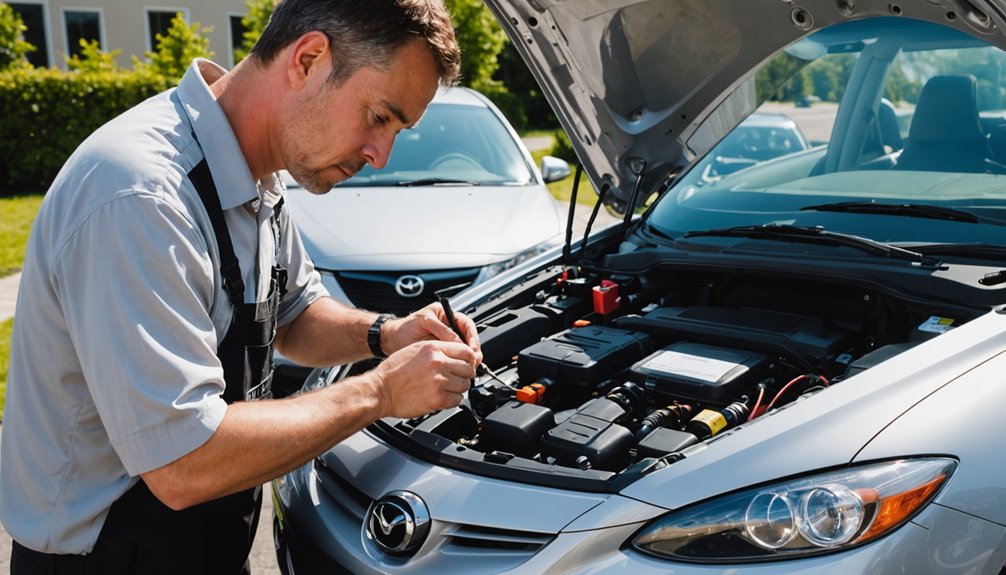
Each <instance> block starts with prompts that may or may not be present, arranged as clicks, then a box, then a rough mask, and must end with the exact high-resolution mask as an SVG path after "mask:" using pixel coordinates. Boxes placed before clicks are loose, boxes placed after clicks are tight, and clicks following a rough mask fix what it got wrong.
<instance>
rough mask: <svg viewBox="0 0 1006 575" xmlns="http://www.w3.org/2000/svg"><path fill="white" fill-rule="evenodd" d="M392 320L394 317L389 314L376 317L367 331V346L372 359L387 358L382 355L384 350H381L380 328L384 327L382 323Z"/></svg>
mask: <svg viewBox="0 0 1006 575" xmlns="http://www.w3.org/2000/svg"><path fill="white" fill-rule="evenodd" d="M394 318H395V316H394V315H392V314H390V313H382V314H381V315H379V316H377V319H375V320H374V323H372V324H371V325H370V329H368V330H367V346H368V347H369V348H370V353H372V354H374V357H377V358H385V357H388V355H387V354H386V353H384V350H383V349H381V326H382V325H384V322H386V321H388V320H389V319H394Z"/></svg>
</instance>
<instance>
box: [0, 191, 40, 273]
mask: <svg viewBox="0 0 1006 575" xmlns="http://www.w3.org/2000/svg"><path fill="white" fill-rule="evenodd" d="M42 197H43V196H42V195H41V194H39V195H31V196H15V197H12V198H0V277H3V276H7V275H10V274H12V273H14V272H16V271H18V270H20V269H21V262H22V260H24V248H25V246H26V245H27V244H28V232H29V231H30V230H31V223H32V222H33V221H34V220H35V214H36V213H37V212H38V206H39V205H40V204H41V203H42Z"/></svg>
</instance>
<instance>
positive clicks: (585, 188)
mask: <svg viewBox="0 0 1006 575" xmlns="http://www.w3.org/2000/svg"><path fill="white" fill-rule="evenodd" d="M547 155H548V150H538V151H535V152H531V157H532V158H534V161H535V164H537V165H538V166H539V167H540V166H541V158H542V157H543V156H547ZM569 170H570V172H569V177H567V178H564V179H562V180H559V181H557V182H552V183H550V184H548V191H549V192H550V193H551V194H552V197H554V198H555V199H557V200H560V201H563V202H568V201H569V198H570V196H572V195H573V180H574V179H575V175H576V164H570V165H569ZM576 203H578V204H583V205H585V206H590V207H594V204H596V203H597V194H596V193H595V192H594V186H592V185H590V181H588V180H587V177H586V176H581V177H580V189H579V191H577V193H576Z"/></svg>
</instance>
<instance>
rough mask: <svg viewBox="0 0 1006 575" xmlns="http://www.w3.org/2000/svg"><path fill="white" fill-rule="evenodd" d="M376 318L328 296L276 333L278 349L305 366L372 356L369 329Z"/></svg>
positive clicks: (348, 361) (357, 359)
mask: <svg viewBox="0 0 1006 575" xmlns="http://www.w3.org/2000/svg"><path fill="white" fill-rule="evenodd" d="M375 317H376V315H375V314H374V313H372V312H369V311H363V310H359V309H355V308H351V307H349V306H346V305H344V304H341V303H339V302H337V301H336V300H334V299H332V298H329V297H326V298H322V299H320V300H318V301H316V302H314V303H312V304H311V305H310V306H308V308H307V309H306V310H304V312H303V313H301V314H300V316H299V317H297V319H295V320H294V321H293V322H292V323H290V324H289V325H286V326H284V327H283V328H281V329H280V330H279V331H278V332H277V334H276V349H278V350H279V351H280V352H282V353H283V355H285V356H286V357H288V358H290V359H292V360H293V361H296V362H297V363H299V364H301V365H306V366H312V367H325V366H329V365H340V364H344V363H351V362H354V361H360V360H361V359H366V358H368V357H370V355H371V354H370V350H369V348H368V347H367V329H368V328H369V327H370V325H371V324H372V323H373V322H374V319H375Z"/></svg>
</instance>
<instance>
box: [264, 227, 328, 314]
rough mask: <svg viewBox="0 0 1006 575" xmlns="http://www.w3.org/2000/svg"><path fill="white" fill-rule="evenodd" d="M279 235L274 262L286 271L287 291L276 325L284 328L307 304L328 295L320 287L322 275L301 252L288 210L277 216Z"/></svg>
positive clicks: (299, 242) (303, 251)
mask: <svg viewBox="0 0 1006 575" xmlns="http://www.w3.org/2000/svg"><path fill="white" fill-rule="evenodd" d="M280 233H281V235H282V238H283V240H282V243H281V245H280V248H279V253H278V254H277V260H278V261H279V263H280V265H281V266H283V267H285V268H286V270H287V284H286V289H287V291H286V296H285V297H284V298H283V301H282V302H280V306H279V317H278V318H277V321H276V324H277V326H284V325H287V324H289V323H290V322H292V321H293V320H295V319H297V316H299V315H300V314H301V313H302V312H303V311H304V310H305V309H307V307H308V306H309V305H311V304H312V303H314V302H315V301H317V300H318V299H320V298H322V297H325V296H328V290H327V289H326V288H325V286H324V285H322V283H321V276H320V275H319V274H318V271H317V270H316V269H314V262H312V261H311V257H310V256H308V254H307V252H306V251H305V250H304V243H303V242H302V241H301V238H300V232H299V231H298V230H297V224H296V223H295V222H294V220H293V218H291V217H290V210H288V209H284V210H283V211H282V212H281V213H280Z"/></svg>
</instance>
